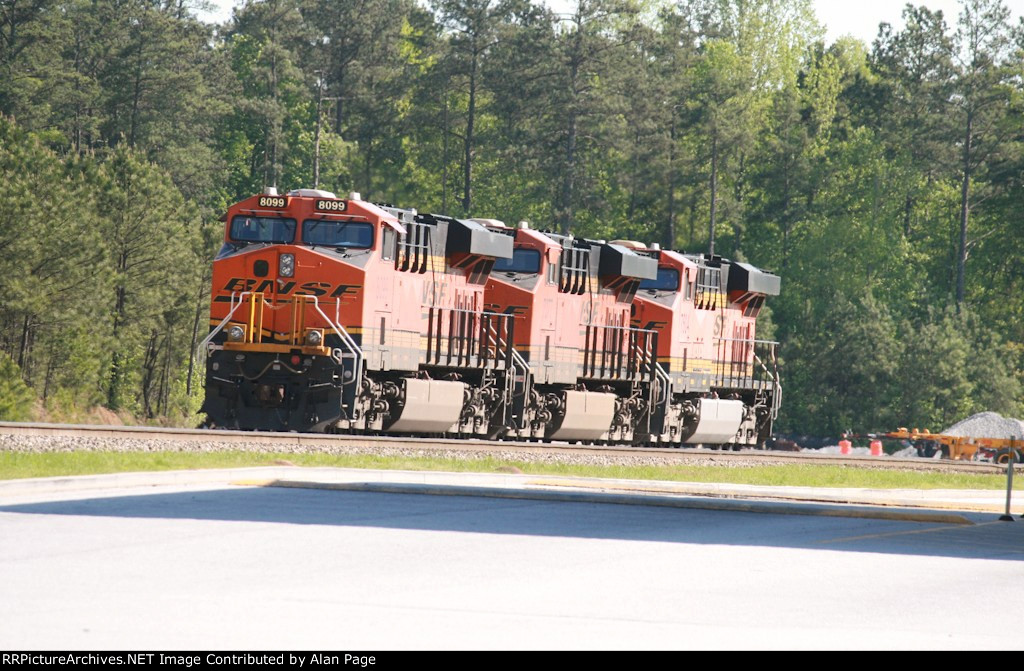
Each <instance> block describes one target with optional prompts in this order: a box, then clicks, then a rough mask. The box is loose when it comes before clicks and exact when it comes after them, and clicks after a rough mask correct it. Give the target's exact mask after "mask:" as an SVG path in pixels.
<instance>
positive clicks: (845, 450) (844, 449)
mask: <svg viewBox="0 0 1024 671" xmlns="http://www.w3.org/2000/svg"><path fill="white" fill-rule="evenodd" d="M852 447H853V443H851V442H850V441H848V440H840V441H839V454H849V453H850V448H852Z"/></svg>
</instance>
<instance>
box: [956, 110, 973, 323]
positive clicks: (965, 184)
mask: <svg viewBox="0 0 1024 671" xmlns="http://www.w3.org/2000/svg"><path fill="white" fill-rule="evenodd" d="M973 139H974V111H973V110H971V109H968V110H967V128H966V130H965V132H964V154H963V179H962V180H961V183H960V249H959V254H958V255H957V263H956V312H957V314H960V310H961V308H962V306H963V302H964V293H965V292H964V285H965V277H964V276H965V275H966V271H967V222H968V220H969V219H970V214H971V201H970V196H971V142H972V141H973Z"/></svg>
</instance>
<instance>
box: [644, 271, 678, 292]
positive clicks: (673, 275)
mask: <svg viewBox="0 0 1024 671" xmlns="http://www.w3.org/2000/svg"><path fill="white" fill-rule="evenodd" d="M644 289H646V290H648V291H677V290H678V289H679V271H678V270H676V269H675V268H658V276H657V277H655V278H654V279H653V280H641V281H640V290H641V291H643V290H644Z"/></svg>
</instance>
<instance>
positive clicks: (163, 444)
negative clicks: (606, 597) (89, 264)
mask: <svg viewBox="0 0 1024 671" xmlns="http://www.w3.org/2000/svg"><path fill="white" fill-rule="evenodd" d="M3 451H9V452H232V451H236V452H253V453H257V454H268V455H269V454H278V455H279V454H284V453H287V454H337V455H343V454H371V455H381V456H387V457H406V458H408V457H432V458H435V459H451V460H456V459H460V460H485V459H490V460H495V461H510V462H526V463H531V464H576V465H584V466H679V465H680V461H679V459H678V458H670V457H663V456H660V455H653V454H652V455H650V456H646V455H635V456H633V455H612V456H609V455H598V454H586V453H565V452H554V451H552V452H515V451H511V450H509V451H504V450H472V449H458V450H456V449H445V448H425V447H413V446H402V447H398V446H396V447H387V446H373V447H366V446H362V447H361V446H352V445H342V444H340V443H339V444H338V445H330V444H317V445H301V444H294V443H290V442H285V443H273V442H255V441H254V442H251V443H250V442H226V441H223V442H222V441H217V440H167V439H159V438H153V439H139V438H126V437H114V436H103V437H89V436H27V435H17V434H0V452H3ZM694 461H695V462H697V460H696V459H695V460H694ZM699 463H701V464H702V465H714V466H727V467H733V468H744V467H750V466H761V465H764V463H765V462H763V461H761V460H750V461H747V460H741V459H736V460H732V459H730V460H724V459H723V460H714V459H711V460H708V459H701V460H700V461H699Z"/></svg>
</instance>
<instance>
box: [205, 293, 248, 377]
mask: <svg viewBox="0 0 1024 671" xmlns="http://www.w3.org/2000/svg"><path fill="white" fill-rule="evenodd" d="M252 293H253V292H251V291H243V292H241V293H239V292H236V291H232V292H231V309H230V310H229V311H228V314H227V316H226V317H224V319H222V320H221V322H220V323H219V324H217V326H216V327H215V328H214V329H213V330H212V331H210V333H209V335H207V336H206V337H205V338H203V340H202V342H200V343H199V345H198V346H197V347H196V360H199V359H201V358H202V357H201V356H200V352H208V351H209V350H208V349H207V347H208V346H209V344H210V341H211V340H213V338H214V336H216V335H217V334H218V333H220V332H221V331H223V330H224V327H225V326H227V325H228V322H229V321H231V317H232V316H233V315H234V314H235V311H236V310H238V308H240V307H242V303H243V302H244V301H243V300H242V299H243V298H244V297H246V296H248V295H250V294H252ZM236 294H238V304H237V305H235V295H236Z"/></svg>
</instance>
